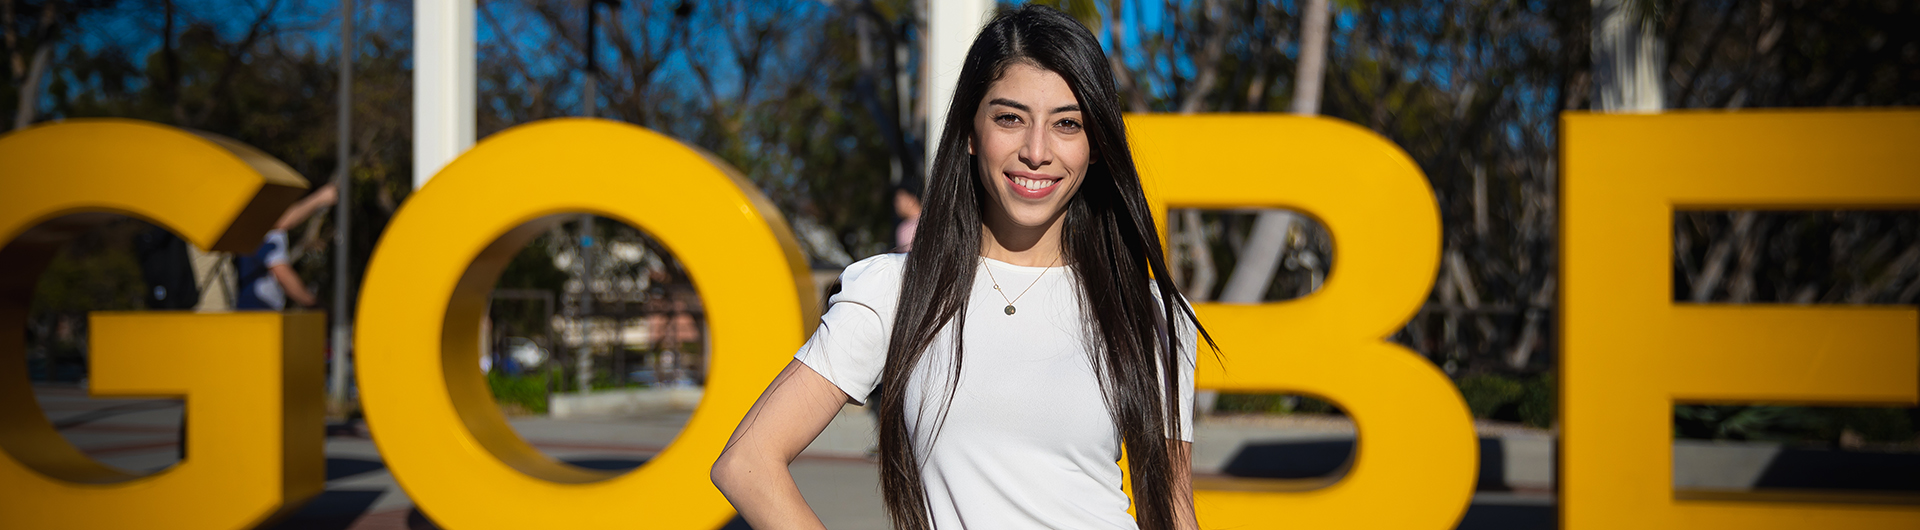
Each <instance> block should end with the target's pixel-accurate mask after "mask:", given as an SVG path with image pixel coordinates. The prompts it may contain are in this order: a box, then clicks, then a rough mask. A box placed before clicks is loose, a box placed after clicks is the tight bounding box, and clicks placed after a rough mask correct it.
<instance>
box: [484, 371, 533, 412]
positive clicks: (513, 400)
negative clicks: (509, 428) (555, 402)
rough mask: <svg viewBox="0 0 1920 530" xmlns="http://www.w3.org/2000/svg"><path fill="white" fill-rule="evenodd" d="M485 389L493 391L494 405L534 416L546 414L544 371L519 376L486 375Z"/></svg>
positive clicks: (500, 373) (497, 373)
mask: <svg viewBox="0 0 1920 530" xmlns="http://www.w3.org/2000/svg"><path fill="white" fill-rule="evenodd" d="M487 387H488V388H491V389H493V400H494V402H495V403H499V404H501V405H511V406H514V407H518V408H520V409H522V410H525V411H527V412H531V413H534V414H546V413H547V373H546V372H544V371H541V372H526V373H523V374H521V375H506V374H505V373H502V372H499V371H495V372H492V373H489V374H487Z"/></svg>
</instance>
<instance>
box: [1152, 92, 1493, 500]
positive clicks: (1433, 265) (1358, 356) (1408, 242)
mask: <svg viewBox="0 0 1920 530" xmlns="http://www.w3.org/2000/svg"><path fill="white" fill-rule="evenodd" d="M1127 125H1128V126H1129V127H1130V129H1131V134H1132V135H1133V150H1134V157H1135V160H1136V161H1137V164H1139V166H1140V170H1141V172H1142V174H1143V178H1145V179H1146V181H1147V191H1148V200H1149V201H1150V202H1152V203H1153V205H1154V206H1153V210H1154V212H1155V215H1156V216H1159V217H1160V218H1162V219H1164V218H1165V217H1166V212H1167V208H1169V207H1181V208H1247V207H1276V208H1287V209H1290V210H1294V211H1298V212H1302V213H1305V214H1307V215H1311V216H1313V217H1314V218H1315V219H1317V220H1319V221H1320V222H1321V223H1322V224H1323V225H1325V226H1326V227H1327V231H1328V232H1329V233H1331V234H1332V235H1333V239H1334V244H1333V252H1334V256H1333V260H1332V261H1333V263H1334V269H1333V271H1332V272H1331V273H1330V274H1329V275H1328V277H1327V282H1326V284H1325V285H1323V286H1321V287H1320V290H1319V291H1316V292H1314V293H1313V294H1311V295H1307V296H1305V297H1302V298H1300V299H1298V300H1291V301H1287V302H1284V303H1277V304H1259V305H1225V304H1196V305H1195V308H1194V309H1195V311H1196V312H1197V313H1199V316H1200V320H1201V321H1202V322H1204V323H1205V324H1206V326H1207V330H1208V331H1209V332H1210V333H1212V334H1213V337H1214V338H1215V339H1216V340H1217V341H1218V342H1219V344H1220V349H1221V355H1220V358H1221V362H1214V360H1213V357H1212V356H1211V355H1209V354H1208V353H1206V352H1202V353H1201V354H1200V357H1199V358H1200V365H1199V370H1198V371H1197V372H1196V373H1195V379H1194V384H1195V386H1197V387H1200V388H1214V389H1220V390H1237V391H1252V392H1282V391H1284V392H1298V393H1304V394H1311V395H1314V396H1317V397H1321V398H1325V399H1328V400H1331V401H1333V402H1335V403H1338V404H1340V407H1341V408H1342V409H1344V410H1346V412H1347V413H1348V414H1349V415H1350V416H1352V417H1353V421H1354V424H1355V427H1356V428H1357V429H1358V431H1359V436H1360V439H1359V443H1358V447H1357V449H1356V451H1355V454H1354V461H1353V468H1352V470H1351V471H1349V472H1348V473H1347V476H1346V477H1345V478H1344V479H1342V480H1341V481H1340V482H1338V483H1336V484H1333V485H1331V486H1328V487H1325V488H1320V489H1314V490H1310V491H1299V492H1263V491H1207V490H1206V489H1205V487H1206V486H1207V484H1205V483H1200V484H1196V485H1195V487H1196V488H1198V489H1200V490H1201V491H1196V492H1195V497H1194V504H1195V509H1196V511H1197V513H1198V516H1199V518H1200V521H1201V524H1202V525H1203V526H1205V527H1208V528H1392V529H1407V530H1443V529H1448V528H1453V527H1454V525H1455V524H1458V523H1459V521H1460V517H1461V516H1462V515H1463V514H1465V513H1466V509H1467V504H1468V503H1469V502H1470V501H1471V500H1472V495H1473V483H1474V474H1475V470H1476V469H1477V466H1478V461H1479V460H1478V455H1479V451H1478V447H1477V442H1476V441H1475V438H1474V431H1473V423H1472V417H1471V416H1470V415H1469V414H1468V413H1467V406H1466V402H1465V401H1464V400H1463V399H1461V397H1460V393H1459V391H1457V390H1455V389H1454V387H1453V384H1452V383H1451V382H1450V381H1448V380H1447V377H1446V375H1444V374H1442V373H1440V371H1439V370H1437V369H1435V368H1434V367H1433V365H1432V364H1431V363H1428V362H1427V361H1426V360H1425V359H1422V358H1420V356H1419V355H1418V354H1415V353H1414V352H1412V351H1409V350H1407V349H1406V348H1403V347H1401V346H1399V345H1396V344H1393V343H1392V342H1388V341H1387V336H1389V335H1392V334H1393V332H1394V331H1395V330H1398V329H1400V327H1401V326H1402V325H1403V324H1404V323H1405V322H1406V320H1407V319H1408V318H1409V317H1411V316H1413V314H1414V312H1415V311H1417V310H1418V309H1419V308H1420V304H1421V303H1422V302H1424V301H1425V300H1426V298H1427V290H1428V288H1429V287H1431V285H1432V282H1433V277H1434V272H1435V271H1436V270H1438V268H1439V263H1440V215H1439V211H1438V209H1437V207H1436V206H1435V205H1434V201H1433V192H1432V190H1431V189H1430V188H1428V186H1427V181H1426V178H1425V177H1424V176H1423V175H1421V173H1420V169H1419V168H1418V167H1416V166H1415V165H1414V164H1413V161H1412V160H1411V159H1409V158H1407V155H1406V153H1404V152H1402V151H1400V148H1398V147H1395V146H1394V145H1393V143H1392V142H1389V141H1387V140H1386V139H1385V138H1381V137H1380V136H1379V135H1376V134H1374V133H1372V132H1371V131H1367V130H1365V129H1362V128H1360V127H1357V126H1354V125H1352V124H1349V123H1346V122H1342V121H1338V120H1333V119H1328V118H1300V117H1291V116H1280V115H1271V114H1269V115H1237V116H1235V115H1218V116H1132V117H1129V118H1128V122H1127ZM1160 224H1161V226H1165V223H1160ZM1162 240H1165V238H1164V237H1162Z"/></svg>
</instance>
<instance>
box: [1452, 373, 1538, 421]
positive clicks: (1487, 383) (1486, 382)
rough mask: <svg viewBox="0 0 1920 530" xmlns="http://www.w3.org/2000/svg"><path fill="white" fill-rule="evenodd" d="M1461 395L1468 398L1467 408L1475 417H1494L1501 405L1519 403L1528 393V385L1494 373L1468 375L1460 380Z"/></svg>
mask: <svg viewBox="0 0 1920 530" xmlns="http://www.w3.org/2000/svg"><path fill="white" fill-rule="evenodd" d="M1459 384H1460V395H1462V396H1465V397H1466V398H1467V410H1470V411H1472V412H1473V417H1475V418H1482V419H1486V418H1492V417H1493V415H1494V413H1495V412H1497V411H1499V410H1500V408H1501V407H1505V406H1507V405H1509V404H1514V403H1518V402H1519V401H1520V398H1522V397H1524V396H1525V395H1526V393H1527V389H1526V386H1525V385H1523V384H1521V383H1520V381H1518V380H1515V379H1513V378H1510V377H1506V376H1502V375H1494V374H1483V375H1474V376H1468V377H1466V378H1465V379H1461V380H1460V383H1459Z"/></svg>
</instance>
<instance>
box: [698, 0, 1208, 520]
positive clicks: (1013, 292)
mask: <svg viewBox="0 0 1920 530" xmlns="http://www.w3.org/2000/svg"><path fill="white" fill-rule="evenodd" d="M1107 64H1108V63H1107V59H1106V57H1105V56H1104V55H1103V54H1102V53H1101V51H1100V45H1099V42H1098V41H1096V40H1095V39H1094V37H1093V34H1092V33H1090V32H1088V31H1087V29H1086V28H1085V27H1082V26H1081V25H1080V24H1079V23H1078V22H1077V21H1075V20H1073V19H1072V18H1071V17H1068V16H1067V15H1065V14H1062V13H1060V12H1059V11H1056V10H1053V9H1050V8H1045V7H1026V8H1023V9H1020V10H1018V11H1014V12H1011V13H1007V14H1004V15H1002V16H1000V17H998V18H996V19H995V20H993V22H991V23H989V24H987V26H986V28H985V29H983V30H981V32H980V36H979V37H978V38H977V39H975V40H974V42H973V46H972V48H971V49H969V50H968V52H967V58H966V62H965V64H964V65H963V66H962V68H961V71H960V83H959V86H958V88H957V89H956V90H955V93H954V99H953V106H952V108H951V110H950V111H949V113H948V115H947V123H946V126H945V129H944V131H943V133H942V135H941V139H940V148H939V150H938V153H937V155H936V156H935V159H934V164H933V175H932V178H931V179H930V182H929V185H928V187H927V190H926V209H925V211H924V213H923V214H922V216H921V220H920V226H919V229H918V231H917V233H916V235H915V236H914V240H913V251H912V252H911V253H908V254H904V255H902V254H887V255H881V256H877V257H873V258H869V259H866V260H863V261H861V262H859V263H855V264H853V265H852V266H850V267H848V268H847V270H846V271H845V272H844V273H843V274H842V275H841V285H842V291H841V292H840V293H839V294H837V295H835V296H834V297H833V298H832V305H831V306H830V308H829V309H828V311H827V314H826V315H825V316H823V317H821V322H820V328H819V330H818V331H816V332H815V333H814V335H813V337H812V338H811V339H810V340H808V341H807V344H806V345H805V346H803V347H802V348H801V351H800V353H799V354H798V355H796V356H795V357H796V359H795V360H794V361H793V362H791V363H789V364H788V365H787V368H786V369H785V370H784V371H782V372H781V373H780V375H779V376H778V377H776V378H775V379H774V381H773V383H772V384H771V385H769V386H768V387H767V390H766V392H765V393H764V394H762V395H761V396H760V400H759V401H758V402H757V403H755V404H754V406H753V408H752V409H751V410H750V411H749V412H748V413H747V416H746V418H745V419H743V420H742V421H741V423H740V426H739V427H738V428H737V429H736V430H735V431H734V433H733V437H732V439H731V440H730V441H729V442H728V446H727V448H726V450H725V451H724V452H723V453H722V454H721V456H720V460H719V461H718V462H716V463H715V464H714V467H713V481H714V484H715V485H716V486H719V488H720V491H721V492H723V493H725V494H726V496H727V499H728V500H730V501H732V502H733V505H734V506H735V507H736V508H738V509H739V510H740V513H741V515H743V516H744V517H746V519H747V521H748V523H750V524H752V525H753V527H754V528H759V529H762V530H768V529H777V528H819V527H821V525H820V522H819V520H818V519H817V518H816V517H814V515H813V513H812V512H811V511H809V509H808V508H807V506H806V504H805V501H803V500H802V499H801V497H800V492H799V490H798V489H797V488H796V487H795V486H794V483H793V478H792V476H791V475H790V474H788V472H787V464H788V463H789V462H791V461H792V460H793V458H794V456H795V455H798V454H799V453H800V450H801V449H803V448H805V447H806V446H807V444H808V443H810V442H811V441H812V440H813V438H814V437H815V436H817V435H818V434H819V433H820V431H821V430H822V429H824V428H825V427H826V425H827V422H828V421H830V420H832V419H833V416H834V414H835V412H837V411H839V410H840V407H841V405H842V404H844V403H847V402H853V403H861V402H864V401H865V400H867V399H868V397H869V393H870V392H874V390H875V388H876V385H877V386H878V388H879V390H878V392H877V394H876V395H877V397H876V398H874V400H873V401H874V403H873V404H874V405H876V406H878V407H879V411H880V412H879V415H880V453H881V454H880V458H881V462H880V475H881V481H880V482H881V489H882V490H883V492H884V494H885V497H886V504H887V510H888V514H889V515H890V516H891V517H892V519H893V523H894V526H895V527H896V528H903V529H927V528H940V529H943V530H944V529H958V528H984V529H994V530H998V529H1019V528H1144V529H1155V530H1158V529H1174V528H1183V529H1187V528H1196V524H1195V522H1194V517H1193V501H1192V488H1191V481H1190V476H1189V463H1190V459H1189V456H1188V448H1189V445H1190V442H1191V441H1192V439H1193V438H1192V432H1193V429H1192V412H1191V410H1192V407H1191V402H1192V395H1193V382H1192V381H1193V379H1192V375H1193V365H1194V351H1195V347H1196V338H1195V337H1196V335H1197V334H1198V335H1204V333H1205V332H1204V331H1201V330H1200V329H1199V326H1198V325H1197V323H1196V322H1195V321H1194V319H1193V311H1192V309H1191V308H1189V307H1188V306H1187V305H1186V304H1185V303H1184V302H1183V301H1182V300H1181V298H1180V297H1179V295H1178V293H1177V292H1176V291H1175V289H1174V286H1173V283H1172V282H1171V281H1169V280H1168V274H1167V268H1166V265H1165V263H1164V261H1163V259H1162V258H1161V252H1160V242H1159V236H1158V232H1157V231H1156V230H1155V229H1154V225H1153V220H1152V218H1151V216H1150V214H1149V213H1148V211H1147V203H1146V200H1145V197H1144V195H1143V194H1142V192H1141V188H1140V177H1139V174H1138V172H1137V171H1135V169H1134V166H1133V158H1132V155H1131V154H1130V153H1129V152H1128V150H1127V136H1126V130H1125V124H1124V123H1122V122H1121V119H1120V112H1119V108H1118V97H1117V96H1116V94H1115V90H1114V84H1113V78H1112V74H1111V72H1110V71H1109V70H1108V69H1107V68H1108V67H1107ZM1170 323H1171V325H1169V324H1170ZM1208 342H1209V344H1211V342H1212V341H1211V339H1209V340H1208ZM1123 450H1124V452H1125V454H1126V455H1127V460H1128V463H1129V465H1130V466H1131V467H1130V469H1129V471H1130V472H1131V480H1132V492H1133V499H1132V500H1133V501H1134V504H1135V505H1136V506H1135V512H1136V514H1137V519H1136V517H1133V516H1129V515H1128V514H1127V509H1128V505H1129V502H1128V501H1129V499H1128V498H1127V496H1126V494H1125V493H1124V492H1123V491H1122V490H1121V487H1120V486H1121V470H1120V467H1119V465H1118V464H1117V463H1116V460H1117V459H1118V458H1119V457H1120V456H1121V453H1122V451H1123Z"/></svg>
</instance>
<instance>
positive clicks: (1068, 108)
mask: <svg viewBox="0 0 1920 530" xmlns="http://www.w3.org/2000/svg"><path fill="white" fill-rule="evenodd" d="M987 104H988V105H1001V106H1007V107H1013V108H1016V109H1020V111H1021V112H1033V108H1032V107H1028V106H1027V105H1026V104H1024V103H1020V102H1018V101H1014V100H1011V99H1007V98H993V100H991V101H988V102H987ZM1078 110H1080V104H1079V103H1074V104H1072V105H1062V106H1060V107H1059V108H1056V109H1053V111H1054V112H1056V113H1059V112H1075V111H1078Z"/></svg>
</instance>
